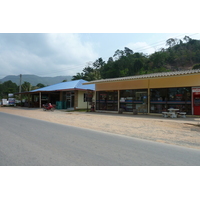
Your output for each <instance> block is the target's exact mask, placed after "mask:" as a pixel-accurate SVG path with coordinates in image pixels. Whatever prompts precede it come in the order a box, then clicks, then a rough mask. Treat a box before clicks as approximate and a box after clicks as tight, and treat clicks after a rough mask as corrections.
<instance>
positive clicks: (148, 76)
mask: <svg viewBox="0 0 200 200" xmlns="http://www.w3.org/2000/svg"><path fill="white" fill-rule="evenodd" d="M192 74H200V69H195V70H185V71H174V72H160V73H153V74H143V75H136V76H127V77H120V78H110V79H101V80H95V81H90V82H87V83H83V85H88V84H99V83H109V82H119V81H130V80H139V79H152V78H164V77H172V76H184V75H192Z"/></svg>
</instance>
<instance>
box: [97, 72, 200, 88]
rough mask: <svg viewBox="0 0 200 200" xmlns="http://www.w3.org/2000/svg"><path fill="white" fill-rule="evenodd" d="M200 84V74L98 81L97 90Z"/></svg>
mask: <svg viewBox="0 0 200 200" xmlns="http://www.w3.org/2000/svg"><path fill="white" fill-rule="evenodd" d="M192 86H200V74H194V75H185V76H175V77H162V78H161V77H160V78H149V79H145V80H144V79H141V80H131V81H118V82H107V83H97V84H96V91H102V90H125V89H147V88H148V87H149V88H169V87H192Z"/></svg>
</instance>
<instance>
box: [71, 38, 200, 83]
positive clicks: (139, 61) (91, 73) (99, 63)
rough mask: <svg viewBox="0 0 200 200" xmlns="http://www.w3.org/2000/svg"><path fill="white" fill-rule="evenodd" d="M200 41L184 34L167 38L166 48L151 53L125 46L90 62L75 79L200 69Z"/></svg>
mask: <svg viewBox="0 0 200 200" xmlns="http://www.w3.org/2000/svg"><path fill="white" fill-rule="evenodd" d="M199 63H200V40H194V39H191V38H190V37H188V36H185V37H184V38H183V39H182V40H179V39H176V38H170V39H168V40H167V41H166V48H161V49H160V50H159V51H156V52H155V53H153V54H151V55H146V54H144V53H139V52H133V51H132V50H131V49H129V48H127V47H125V48H124V50H119V49H118V50H116V51H115V53H114V55H113V56H112V57H110V58H109V59H108V61H107V62H106V61H104V60H103V59H102V58H98V59H97V60H96V61H95V62H93V63H90V64H88V66H87V67H85V68H84V69H83V71H82V72H81V73H77V74H76V75H74V76H73V78H72V80H77V79H84V80H87V81H92V80H98V79H106V78H117V77H124V76H134V75H140V74H149V73H155V72H165V71H178V70H187V69H193V68H194V69H198V68H200V64H199Z"/></svg>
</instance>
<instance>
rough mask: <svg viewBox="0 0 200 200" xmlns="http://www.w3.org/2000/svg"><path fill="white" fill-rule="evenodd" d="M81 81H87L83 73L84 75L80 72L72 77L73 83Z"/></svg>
mask: <svg viewBox="0 0 200 200" xmlns="http://www.w3.org/2000/svg"><path fill="white" fill-rule="evenodd" d="M80 79H85V75H84V74H83V72H82V73H79V72H78V73H77V74H76V75H74V76H73V77H72V81H74V80H80Z"/></svg>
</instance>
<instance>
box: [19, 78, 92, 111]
mask: <svg viewBox="0 0 200 200" xmlns="http://www.w3.org/2000/svg"><path fill="white" fill-rule="evenodd" d="M86 82H87V81H85V80H82V79H80V80H75V81H69V82H62V83H58V84H54V85H50V86H47V87H43V88H39V89H36V90H32V91H30V92H25V93H23V94H28V95H29V100H28V102H27V104H28V106H29V107H39V108H41V107H42V105H43V104H46V103H51V104H56V108H57V109H71V110H77V109H86V108H88V106H90V105H89V104H91V102H92V101H94V99H93V95H94V90H95V85H94V84H91V85H83V83H86Z"/></svg>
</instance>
